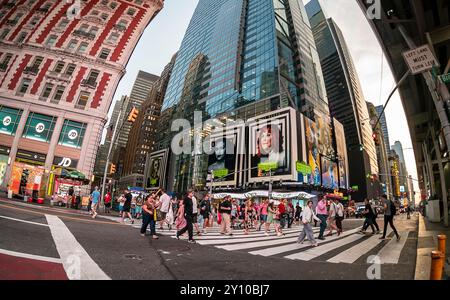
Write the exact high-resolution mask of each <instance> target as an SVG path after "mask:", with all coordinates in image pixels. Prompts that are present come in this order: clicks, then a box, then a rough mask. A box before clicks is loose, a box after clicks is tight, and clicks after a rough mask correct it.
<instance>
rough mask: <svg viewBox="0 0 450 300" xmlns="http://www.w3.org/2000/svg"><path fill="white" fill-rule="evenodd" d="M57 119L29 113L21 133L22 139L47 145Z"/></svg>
mask: <svg viewBox="0 0 450 300" xmlns="http://www.w3.org/2000/svg"><path fill="white" fill-rule="evenodd" d="M56 120H57V117H52V116H47V115H42V114H38V113H34V112H30V114H29V115H28V119H27V123H26V125H25V128H24V131H23V137H24V138H27V139H32V140H36V141H40V142H46V143H49V142H50V140H51V138H52V135H53V129H54V128H55V123H56Z"/></svg>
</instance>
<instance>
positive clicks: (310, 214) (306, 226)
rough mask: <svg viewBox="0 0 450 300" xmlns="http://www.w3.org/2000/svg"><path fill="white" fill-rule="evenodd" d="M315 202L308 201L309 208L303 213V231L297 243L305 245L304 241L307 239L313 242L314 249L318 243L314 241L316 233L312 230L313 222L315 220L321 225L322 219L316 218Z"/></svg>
mask: <svg viewBox="0 0 450 300" xmlns="http://www.w3.org/2000/svg"><path fill="white" fill-rule="evenodd" d="M312 206H313V202H312V201H311V200H309V201H308V204H307V206H306V207H305V209H304V210H303V212H302V224H303V230H302V232H301V233H300V236H299V237H298V240H297V243H299V244H303V241H304V240H305V238H306V237H307V238H308V240H309V241H310V242H311V245H312V246H314V247H317V245H318V244H317V242H316V240H315V239H314V232H313V229H312V225H311V224H312V222H313V220H316V221H317V222H319V224H320V222H321V221H320V219H319V218H318V217H316V215H315V214H314V211H313V209H312Z"/></svg>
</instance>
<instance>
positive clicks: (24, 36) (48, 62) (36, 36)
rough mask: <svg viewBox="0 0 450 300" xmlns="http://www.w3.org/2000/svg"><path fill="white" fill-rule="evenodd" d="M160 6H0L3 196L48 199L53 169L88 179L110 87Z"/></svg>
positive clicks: (132, 1) (134, 2) (157, 1)
mask: <svg viewBox="0 0 450 300" xmlns="http://www.w3.org/2000/svg"><path fill="white" fill-rule="evenodd" d="M163 2H164V1H163V0H85V1H83V0H0V184H1V187H2V189H3V190H6V189H7V187H8V186H9V188H10V189H11V190H13V191H14V193H18V191H19V190H20V191H19V193H23V191H25V190H27V191H28V192H27V193H30V192H33V193H36V191H37V190H39V194H40V195H41V197H42V194H43V193H44V191H45V190H46V188H47V196H48V195H49V194H50V193H51V192H50V188H49V186H48V185H49V184H51V183H50V181H48V178H51V173H52V172H51V170H52V169H54V168H55V167H56V166H58V165H60V166H66V167H71V168H74V169H77V170H79V171H81V172H82V173H84V174H85V175H86V176H88V177H89V178H90V177H91V176H92V174H93V168H94V164H95V159H96V155H97V149H98V147H99V144H100V139H101V134H102V131H103V128H104V125H105V123H106V122H107V114H108V110H109V108H110V105H111V102H112V100H113V96H114V93H115V90H116V88H117V85H118V83H119V81H120V79H121V78H122V76H123V75H124V73H125V66H126V64H127V62H128V60H129V58H130V55H131V53H132V52H133V49H134V48H135V46H136V44H137V42H138V41H139V38H140V37H141V35H142V33H143V31H144V29H145V28H146V27H147V25H148V24H149V23H150V21H151V20H152V19H153V18H154V17H155V16H156V14H157V13H158V12H159V11H160V10H161V9H162V7H163ZM24 172H25V173H26V176H23V174H24ZM21 176H22V177H21ZM20 181H22V183H20Z"/></svg>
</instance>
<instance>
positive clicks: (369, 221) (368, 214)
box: [361, 199, 375, 234]
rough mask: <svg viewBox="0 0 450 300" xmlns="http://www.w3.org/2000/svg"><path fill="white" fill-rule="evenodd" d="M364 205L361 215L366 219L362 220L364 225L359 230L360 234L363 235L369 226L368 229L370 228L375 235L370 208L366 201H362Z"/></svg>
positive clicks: (372, 214)
mask: <svg viewBox="0 0 450 300" xmlns="http://www.w3.org/2000/svg"><path fill="white" fill-rule="evenodd" d="M364 204H366V207H365V209H364V212H363V215H364V217H365V218H366V219H365V220H364V225H363V228H362V229H361V233H365V232H366V230H367V228H368V227H369V225H370V228H372V234H375V228H374V226H373V218H374V213H373V209H372V206H371V205H370V202H369V200H368V199H364Z"/></svg>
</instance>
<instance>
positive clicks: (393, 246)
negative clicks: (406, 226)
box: [377, 231, 409, 264]
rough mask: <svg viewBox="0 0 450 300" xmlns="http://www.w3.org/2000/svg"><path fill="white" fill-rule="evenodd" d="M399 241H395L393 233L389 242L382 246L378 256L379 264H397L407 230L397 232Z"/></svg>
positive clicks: (407, 233)
mask: <svg viewBox="0 0 450 300" xmlns="http://www.w3.org/2000/svg"><path fill="white" fill-rule="evenodd" d="M398 234H400V237H401V238H400V241H397V237H396V236H395V235H394V236H393V237H392V239H391V240H390V241H389V243H387V244H386V246H384V247H383V248H382V249H381V250H380V252H378V254H377V255H378V256H379V257H380V263H381V264H397V263H398V260H399V259H400V254H401V253H402V250H403V247H404V246H405V244H406V240H407V238H408V235H409V231H402V232H399V233H398Z"/></svg>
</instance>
